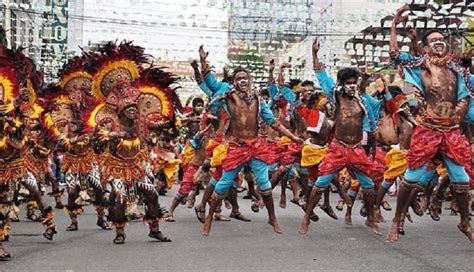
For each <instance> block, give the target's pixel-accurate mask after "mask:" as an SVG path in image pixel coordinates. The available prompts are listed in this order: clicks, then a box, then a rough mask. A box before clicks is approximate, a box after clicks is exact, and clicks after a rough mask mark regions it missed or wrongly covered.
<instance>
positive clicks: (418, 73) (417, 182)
mask: <svg viewBox="0 0 474 272" xmlns="http://www.w3.org/2000/svg"><path fill="white" fill-rule="evenodd" d="M408 10H409V6H408V5H405V6H403V7H402V8H400V9H399V10H398V11H397V13H396V14H395V16H394V18H393V22H392V29H391V39H390V54H391V56H392V58H393V59H395V60H397V61H398V63H399V64H400V65H401V67H402V68H403V74H404V79H405V81H406V82H407V83H410V84H411V85H413V86H415V87H416V88H417V94H419V95H420V96H419V97H418V99H420V100H421V101H420V102H423V103H419V106H420V107H421V108H422V110H423V112H422V114H421V121H420V122H419V125H418V126H417V127H416V128H415V131H414V133H413V136H412V140H411V145H410V149H409V151H408V154H407V161H408V170H407V171H406V172H405V175H404V178H403V181H402V183H401V185H400V189H399V191H398V196H397V206H396V211H395V216H394V218H393V224H392V227H391V229H390V232H389V234H388V237H387V240H388V241H390V242H395V241H397V240H398V239H399V233H398V229H399V224H400V221H401V219H402V217H403V216H404V212H405V211H406V209H407V206H408V205H409V201H410V200H409V198H410V194H411V192H412V191H413V190H417V191H422V190H424V189H425V187H426V186H427V182H428V181H426V180H424V179H423V175H424V174H425V173H426V172H429V171H434V170H432V169H431V168H433V167H431V166H430V165H429V163H430V161H431V160H432V159H433V158H434V157H435V156H436V155H437V154H439V155H440V157H441V160H442V161H443V165H444V167H445V168H446V169H447V171H448V175H449V176H450V180H451V183H452V184H453V187H454V192H453V195H454V197H455V198H456V200H457V201H458V204H459V212H460V215H461V222H460V223H459V224H458V229H459V230H460V231H461V232H462V233H463V234H465V235H466V236H467V237H468V239H469V240H470V241H471V242H472V241H474V236H473V233H472V231H471V225H470V223H469V207H468V205H469V203H468V202H469V198H470V196H469V176H468V174H467V172H466V169H465V166H466V165H470V163H471V158H470V150H469V143H468V142H467V140H466V138H465V137H464V136H463V135H461V132H460V129H459V125H460V124H461V122H462V120H463V116H464V114H465V112H466V109H467V104H468V99H469V92H468V90H467V88H466V84H465V79H464V77H463V74H462V72H461V68H460V67H459V66H458V64H457V63H456V62H455V61H454V60H453V59H452V58H451V56H450V55H449V54H448V51H447V45H446V41H445V38H444V36H443V34H442V33H441V32H440V31H439V30H433V31H430V32H428V33H426V35H425V36H424V37H423V39H422V42H423V50H424V55H423V56H421V57H418V58H416V57H412V56H410V55H409V54H408V53H405V52H402V53H400V51H399V49H398V42H397V25H398V24H399V23H402V22H404V21H405V20H406V19H407V17H406V16H403V13H404V12H406V11H408Z"/></svg>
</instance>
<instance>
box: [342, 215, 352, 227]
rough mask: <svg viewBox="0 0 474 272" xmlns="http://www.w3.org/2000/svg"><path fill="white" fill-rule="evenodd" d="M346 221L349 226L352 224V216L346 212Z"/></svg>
mask: <svg viewBox="0 0 474 272" xmlns="http://www.w3.org/2000/svg"><path fill="white" fill-rule="evenodd" d="M344 223H345V224H346V225H348V226H352V216H350V215H348V214H346V216H345V217H344Z"/></svg>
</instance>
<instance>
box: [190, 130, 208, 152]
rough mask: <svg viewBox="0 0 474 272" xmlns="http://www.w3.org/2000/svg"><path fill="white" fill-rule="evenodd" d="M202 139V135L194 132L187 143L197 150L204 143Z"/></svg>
mask: <svg viewBox="0 0 474 272" xmlns="http://www.w3.org/2000/svg"><path fill="white" fill-rule="evenodd" d="M203 139H204V137H198V133H196V135H194V136H193V138H192V139H191V140H189V144H190V145H191V147H192V148H193V149H194V150H198V149H199V148H201V146H202V144H203V143H204V141H203Z"/></svg>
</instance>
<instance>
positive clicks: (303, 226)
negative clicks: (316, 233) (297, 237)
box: [298, 217, 310, 235]
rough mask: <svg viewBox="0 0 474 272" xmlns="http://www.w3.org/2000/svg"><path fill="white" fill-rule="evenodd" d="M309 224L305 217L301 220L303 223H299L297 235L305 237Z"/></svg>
mask: <svg viewBox="0 0 474 272" xmlns="http://www.w3.org/2000/svg"><path fill="white" fill-rule="evenodd" d="M309 224H310V221H309V220H308V219H306V217H305V218H303V221H301V225H300V227H299V229H298V233H299V234H301V235H305V234H306V233H308V229H309Z"/></svg>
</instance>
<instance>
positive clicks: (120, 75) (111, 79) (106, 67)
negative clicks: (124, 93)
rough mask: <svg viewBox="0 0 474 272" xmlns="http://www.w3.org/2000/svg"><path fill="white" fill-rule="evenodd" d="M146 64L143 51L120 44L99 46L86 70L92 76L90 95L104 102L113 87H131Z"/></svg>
mask: <svg viewBox="0 0 474 272" xmlns="http://www.w3.org/2000/svg"><path fill="white" fill-rule="evenodd" d="M146 63H148V57H147V56H146V55H145V54H144V49H143V48H142V47H139V46H135V45H132V43H131V42H122V43H120V44H119V45H117V44H116V43H113V42H108V43H106V44H103V45H100V46H99V48H98V50H97V54H94V55H92V57H91V62H90V65H88V66H87V70H88V71H89V72H90V73H91V74H92V75H93V79H92V95H93V96H94V97H95V98H97V99H98V100H100V101H105V100H106V99H107V96H108V95H109V93H110V92H111V91H112V89H114V88H115V87H120V86H123V84H128V85H131V84H132V83H133V82H134V81H135V80H137V79H138V78H139V77H140V72H141V71H142V69H143V68H142V65H144V64H146Z"/></svg>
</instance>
